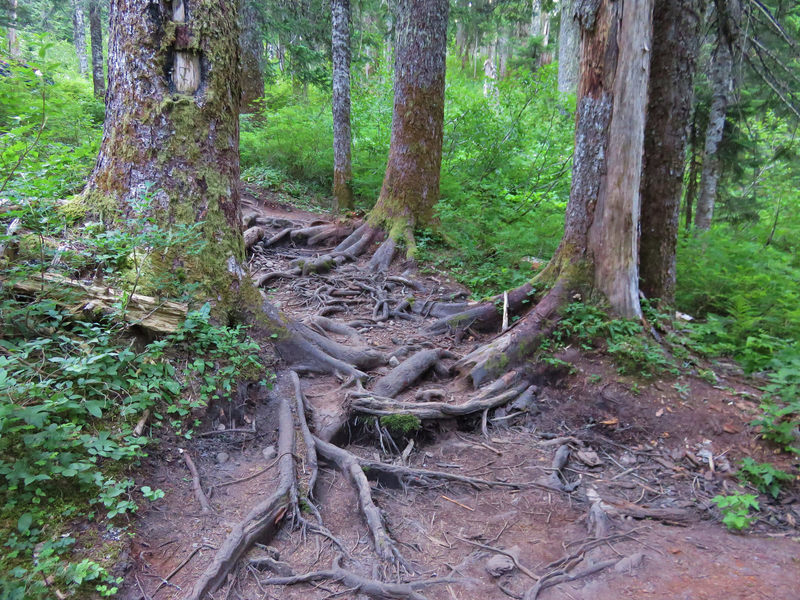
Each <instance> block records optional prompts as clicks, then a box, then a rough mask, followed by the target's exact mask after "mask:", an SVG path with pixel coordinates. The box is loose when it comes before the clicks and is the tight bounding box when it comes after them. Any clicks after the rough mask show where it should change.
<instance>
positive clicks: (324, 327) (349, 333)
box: [309, 316, 366, 346]
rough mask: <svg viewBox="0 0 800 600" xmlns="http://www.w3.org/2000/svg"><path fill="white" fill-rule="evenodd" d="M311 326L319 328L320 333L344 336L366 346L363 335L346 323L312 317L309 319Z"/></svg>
mask: <svg viewBox="0 0 800 600" xmlns="http://www.w3.org/2000/svg"><path fill="white" fill-rule="evenodd" d="M309 326H313V327H316V328H318V330H319V331H320V332H328V333H333V334H336V335H344V336H346V337H347V338H348V339H349V340H351V341H352V342H354V343H356V344H358V345H359V346H364V345H365V344H366V341H365V340H364V338H363V337H362V336H361V334H360V333H358V331H357V330H356V329H354V328H353V327H350V326H349V325H345V324H344V323H339V322H338V321H334V320H333V319H328V318H326V317H320V316H314V317H311V319H309Z"/></svg>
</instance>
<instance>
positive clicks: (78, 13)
mask: <svg viewBox="0 0 800 600" xmlns="http://www.w3.org/2000/svg"><path fill="white" fill-rule="evenodd" d="M72 42H73V43H74V44H75V53H76V54H77V55H78V68H79V69H80V72H81V75H85V74H86V73H87V71H88V70H89V61H88V59H87V57H86V18H85V15H84V13H83V0H72Z"/></svg>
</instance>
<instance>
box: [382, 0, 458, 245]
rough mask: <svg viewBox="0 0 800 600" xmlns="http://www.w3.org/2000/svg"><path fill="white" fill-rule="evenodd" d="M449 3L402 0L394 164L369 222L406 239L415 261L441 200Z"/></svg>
mask: <svg viewBox="0 0 800 600" xmlns="http://www.w3.org/2000/svg"><path fill="white" fill-rule="evenodd" d="M448 9H449V5H448V2H447V0H399V1H398V5H397V22H396V24H395V27H396V32H397V38H396V44H395V80H394V111H393V113H392V135H391V141H390V145H389V160H388V162H387V165H386V174H385V176H384V179H383V187H382V188H381V193H380V197H379V198H378V202H377V203H376V204H375V208H373V209H372V211H371V213H370V215H369V219H368V222H369V224H370V225H371V226H372V227H383V228H384V229H386V230H387V231H388V232H389V236H390V238H391V239H395V240H398V239H403V240H405V242H406V244H407V247H406V251H407V255H408V257H409V258H411V257H413V255H414V251H415V249H416V248H415V245H414V235H413V230H414V226H415V225H416V224H418V223H424V222H426V221H427V220H428V219H430V217H431V215H432V212H433V207H434V205H435V204H436V202H437V201H438V199H439V176H440V170H441V165H442V129H443V120H444V80H445V45H446V39H447V13H448Z"/></svg>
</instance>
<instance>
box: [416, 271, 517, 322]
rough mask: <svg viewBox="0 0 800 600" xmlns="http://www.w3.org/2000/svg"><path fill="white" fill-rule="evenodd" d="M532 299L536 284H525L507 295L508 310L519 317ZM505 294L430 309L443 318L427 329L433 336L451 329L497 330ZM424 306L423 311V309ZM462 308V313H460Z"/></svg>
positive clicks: (500, 320) (432, 312)
mask: <svg viewBox="0 0 800 600" xmlns="http://www.w3.org/2000/svg"><path fill="white" fill-rule="evenodd" d="M532 296H533V285H531V284H530V283H526V284H524V285H521V286H519V287H518V288H516V289H514V290H511V291H510V292H508V311H509V313H510V314H512V315H513V314H517V313H519V312H521V311H523V310H524V309H525V308H526V307H527V306H529V304H530V301H531V297H532ZM502 303H503V295H502V294H501V295H498V296H495V297H493V298H490V299H489V300H488V301H486V302H481V303H478V304H464V303H455V304H453V305H450V306H449V307H448V305H447V304H439V305H438V306H434V307H431V309H430V310H429V311H428V313H427V314H430V315H432V316H434V317H440V318H439V320H438V321H436V322H435V323H433V324H432V325H431V326H430V327H428V331H430V332H431V333H445V332H446V331H448V330H451V329H453V330H456V331H463V330H465V329H467V328H468V327H471V328H472V329H474V330H476V331H496V330H497V329H499V328H500V325H501V323H502V320H503V307H502ZM423 308H424V307H421V308H420V310H423ZM459 309H460V310H459Z"/></svg>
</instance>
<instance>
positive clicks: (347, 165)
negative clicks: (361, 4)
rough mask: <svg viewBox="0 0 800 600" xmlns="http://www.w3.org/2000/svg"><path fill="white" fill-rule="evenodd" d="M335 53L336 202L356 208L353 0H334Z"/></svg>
mask: <svg viewBox="0 0 800 600" xmlns="http://www.w3.org/2000/svg"><path fill="white" fill-rule="evenodd" d="M331 21H332V24H333V31H332V36H331V40H332V45H333V47H332V56H333V201H334V208H335V210H337V211H339V210H348V209H351V208H352V207H353V190H352V188H351V186H350V180H351V179H352V177H353V173H352V166H351V159H350V148H351V132H350V0H331Z"/></svg>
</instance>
